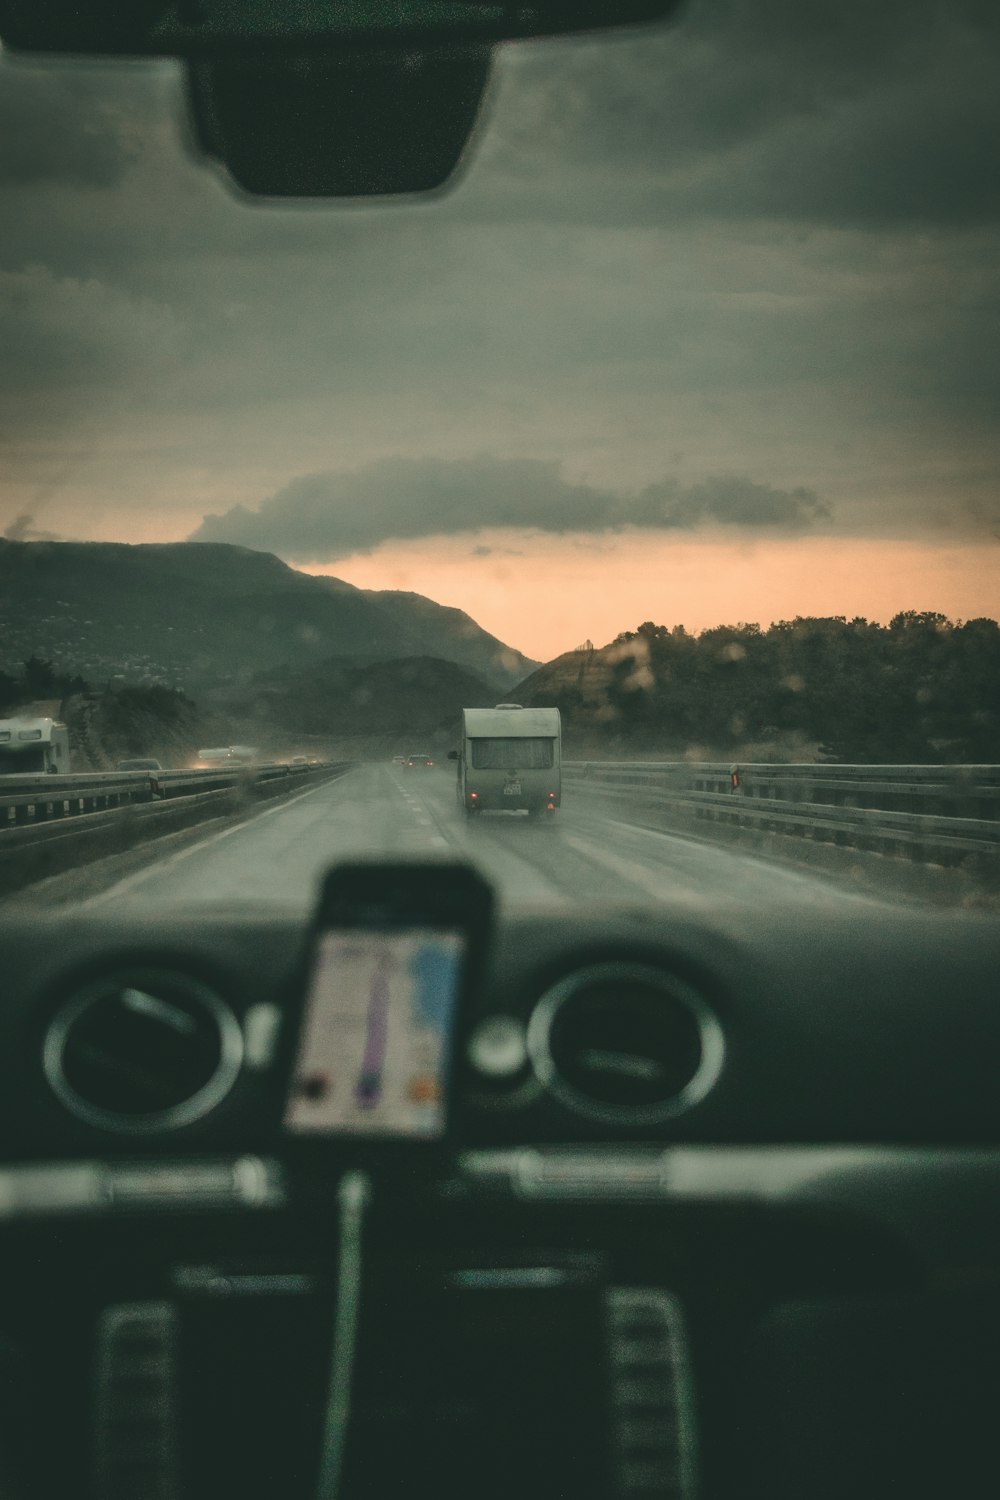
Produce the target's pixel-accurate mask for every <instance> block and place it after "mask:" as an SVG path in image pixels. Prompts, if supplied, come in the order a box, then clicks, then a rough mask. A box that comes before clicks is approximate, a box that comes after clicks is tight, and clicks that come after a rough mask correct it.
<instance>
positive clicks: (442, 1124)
mask: <svg viewBox="0 0 1000 1500" xmlns="http://www.w3.org/2000/svg"><path fill="white" fill-rule="evenodd" d="M467 947H468V935H467V933H465V932H464V931H459V930H452V929H450V928H437V927H416V926H408V927H399V928H381V929H377V928H376V929H372V928H361V927H357V928H354V927H337V928H331V929H327V930H326V931H321V932H320V933H319V935H318V938H317V942H316V948H315V953H314V958H313V966H312V972H311V975H310V979H309V983H308V986H307V990H306V997H305V1011H304V1014H303V1020H302V1028H301V1032H300V1039H299V1046H298V1056H297V1057H296V1059H295V1063H294V1067H293V1073H292V1084H291V1090H290V1094H289V1100H288V1104H287V1107H286V1110H285V1126H286V1128H287V1129H288V1130H290V1131H295V1132H298V1133H302V1134H305V1133H309V1132H315V1133H318V1134H327V1135H338V1134H339V1135H350V1136H383V1137H389V1138H395V1139H400V1138H413V1139H423V1140H433V1139H437V1138H440V1137H441V1136H442V1135H443V1134H444V1132H445V1128H446V1124H447V1089H448V1076H449V1069H450V1063H451V1053H452V1042H453V1034H454V1029H455V1023H456V1018H457V1011H458V1002H459V996H460V991H461V984H462V974H463V967H464V963H465V959H466V953H467Z"/></svg>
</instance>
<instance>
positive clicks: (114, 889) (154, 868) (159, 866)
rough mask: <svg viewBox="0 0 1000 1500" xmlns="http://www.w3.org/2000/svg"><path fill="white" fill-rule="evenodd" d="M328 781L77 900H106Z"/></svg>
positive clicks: (311, 793) (90, 902) (95, 902)
mask: <svg viewBox="0 0 1000 1500" xmlns="http://www.w3.org/2000/svg"><path fill="white" fill-rule="evenodd" d="M343 779H344V778H343V777H338V778H337V780H338V781H342V780H343ZM330 784H331V783H330V782H328V781H327V782H324V783H323V786H311V787H310V788H309V790H308V791H307V792H300V793H299V794H298V796H297V797H289V799H288V801H287V802H281V803H279V804H278V806H277V807H267V808H265V809H264V810H263V812H259V813H255V814H254V815H253V817H250V818H245V819H244V820H243V822H242V823H234V824H232V825H231V827H229V828H223V829H220V831H219V832H218V833H210V834H209V835H208V837H207V838H204V839H199V840H198V842H197V843H196V844H189V845H188V847H187V848H186V849H178V851H177V853H176V854H168V855H167V857H166V859H158V860H157V861H156V862H155V863H154V864H151V865H147V866H146V868H145V869H144V870H137V871H136V873H135V874H134V875H126V876H125V878H124V880H119V881H117V883H116V884H115V885H112V886H109V887H108V889H107V890H106V891H99V892H98V893H97V895H96V896H88V897H87V899H86V901H81V902H80V903H79V904H80V905H81V906H99V905H100V904H101V902H102V901H110V900H111V899H112V897H114V896H120V895H122V894H123V893H124V892H125V891H130V890H133V889H134V888H135V887H136V886H137V885H143V884H144V883H145V882H146V881H147V880H152V878H153V876H154V875H162V874H163V872H164V871H165V870H171V869H173V867H174V865H179V864H180V863H181V861H182V860H185V859H190V857H191V855H192V854H200V853H201V851H202V850H203V849H208V848H209V847H210V846H212V845H214V844H221V843H222V840H223V839H228V838H231V837H232V835H233V834H234V833H242V832H243V830H244V829H246V828H251V827H254V828H255V827H256V826H257V824H258V823H262V822H263V821H264V819H265V818H271V817H273V816H274V814H275V813H280V812H284V811H285V809H286V808H289V807H294V806H295V803H296V802H303V801H304V800H305V799H306V797H315V795H316V793H317V792H321V791H323V790H325V788H327V787H329V786H330Z"/></svg>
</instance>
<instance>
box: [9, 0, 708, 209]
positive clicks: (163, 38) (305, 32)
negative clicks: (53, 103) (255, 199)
mask: <svg viewBox="0 0 1000 1500" xmlns="http://www.w3.org/2000/svg"><path fill="white" fill-rule="evenodd" d="M678 4H679V0H527V3H524V4H513V3H496V0H492V3H491V0H393V3H392V4H386V3H385V0H129V3H123V0H90V3H89V4H88V3H86V0H0V41H2V43H3V46H4V47H5V48H6V49H8V50H10V51H12V52H18V51H23V52H64V53H82V54H89V55H100V56H105V57H109V56H110V57H116V56H117V57H125V56H140V57H142V56H146V57H149V56H154V57H155V56H161V57H171V56H172V57H180V58H184V59H186V61H187V71H188V94H189V100H190V105H191V115H192V119H193V123H194V135H195V139H196V141H197V144H198V145H199V147H200V148H201V150H202V151H203V152H204V153H205V154H206V155H208V156H211V157H215V159H216V160H217V161H219V162H221V163H222V165H223V166H225V167H226V168H227V170H228V171H229V173H230V175H231V176H232V178H233V179H234V181H235V182H236V183H237V185H238V186H239V187H241V188H243V189H244V190H245V191H246V192H248V193H255V194H261V195H268V196H273V197H365V196H374V195H378V194H385V193H420V192H427V191H428V190H430V189H432V188H437V187H440V186H441V185H442V184H443V183H444V182H445V181H446V180H447V179H448V178H449V177H450V176H451V174H452V172H453V171H454V169H455V167H456V166H457V164H458V161H459V158H460V157H461V155H462V152H463V150H464V149H465V146H466V144H467V142H468V140H469V137H470V135H471V133H472V130H473V127H474V125H475V123H476V117H477V115H478V113H479V106H480V103H481V101H482V97H483V91H484V89H485V87H486V81H487V79H488V77H489V70H490V61H491V56H492V49H493V46H494V45H495V44H496V43H498V42H503V41H506V40H512V39H515V38H518V37H530V36H546V35H556V34H558V33H562V32H571V31H584V30H586V31H592V30H599V29H603V28H606V27H621V26H629V25H635V24H636V23H639V22H651V21H658V20H662V19H664V18H665V17H666V16H668V15H669V14H670V13H671V12H673V11H674V10H676V8H677V6H678Z"/></svg>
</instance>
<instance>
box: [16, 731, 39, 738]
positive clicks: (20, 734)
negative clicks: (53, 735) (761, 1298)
mask: <svg viewBox="0 0 1000 1500" xmlns="http://www.w3.org/2000/svg"><path fill="white" fill-rule="evenodd" d="M17 737H18V739H19V740H40V739H41V737H42V731H41V730H40V729H19V730H18V732H17Z"/></svg>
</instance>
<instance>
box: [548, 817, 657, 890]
mask: <svg viewBox="0 0 1000 1500" xmlns="http://www.w3.org/2000/svg"><path fill="white" fill-rule="evenodd" d="M626 826H627V825H626ZM563 843H564V844H569V846H570V848H571V849H575V850H576V851H577V852H578V853H579V854H583V855H585V856H586V857H587V859H589V860H590V861H591V863H592V864H597V865H603V866H604V868H605V869H606V870H612V871H613V872H614V873H615V874H616V875H618V876H619V877H620V878H621V879H622V880H627V881H628V882H629V884H630V885H633V886H638V887H639V889H640V890H643V891H646V892H648V894H649V895H651V896H656V897H658V898H659V899H660V900H662V899H663V896H664V894H665V891H664V886H665V884H666V885H669V884H671V883H673V884H674V885H676V882H677V872H676V871H668V870H665V871H664V875H663V877H662V878H660V879H658V880H649V879H644V876H648V875H649V873H650V872H649V870H648V869H647V870H644V869H643V868H642V866H641V865H638V866H637V865H636V863H635V862H634V861H633V860H628V859H619V857H618V856H617V855H616V854H612V853H611V851H610V850H609V849H606V848H605V847H604V846H603V845H600V844H595V843H588V841H587V840H586V839H581V838H575V837H574V836H573V835H572V834H567V833H564V834H563Z"/></svg>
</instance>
